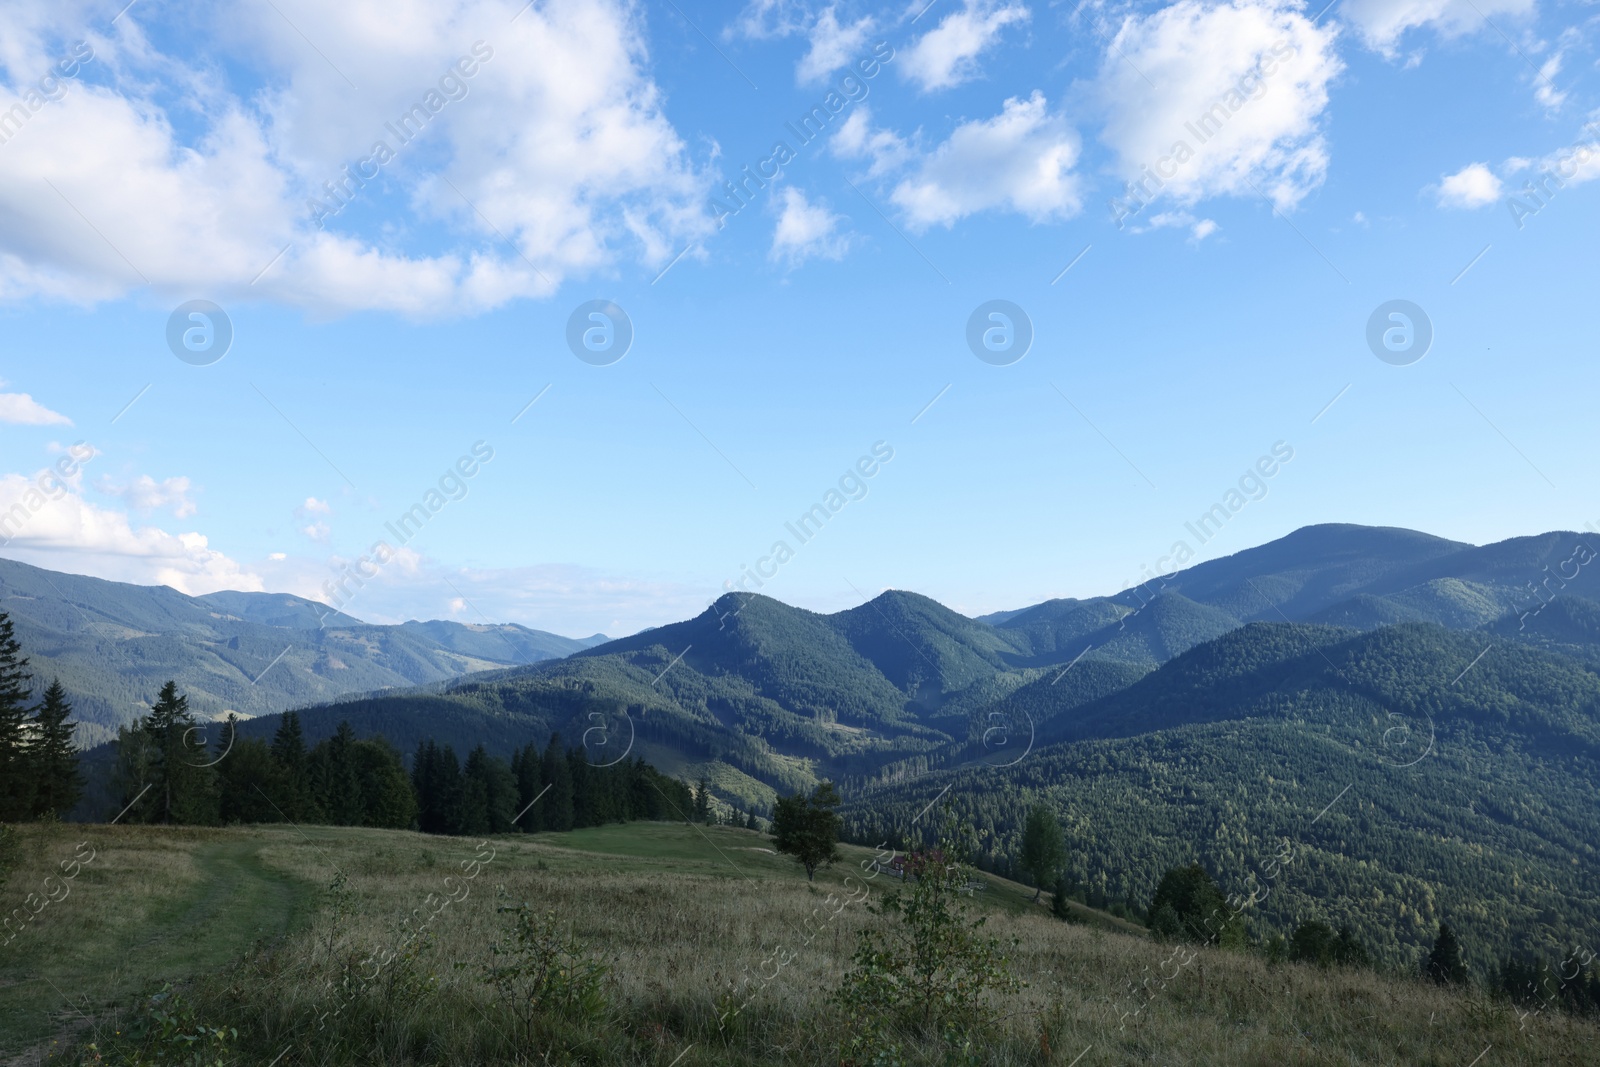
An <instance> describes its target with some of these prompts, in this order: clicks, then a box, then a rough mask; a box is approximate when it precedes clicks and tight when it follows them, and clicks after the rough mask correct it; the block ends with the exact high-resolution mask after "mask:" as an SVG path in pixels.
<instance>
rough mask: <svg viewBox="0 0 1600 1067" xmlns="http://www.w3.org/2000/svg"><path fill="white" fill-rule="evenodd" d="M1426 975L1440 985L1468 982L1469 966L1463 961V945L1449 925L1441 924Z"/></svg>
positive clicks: (1429, 957)
mask: <svg viewBox="0 0 1600 1067" xmlns="http://www.w3.org/2000/svg"><path fill="white" fill-rule="evenodd" d="M1426 973H1427V975H1428V977H1429V978H1432V979H1433V980H1434V981H1435V982H1438V983H1439V984H1440V985H1462V984H1465V982H1466V981H1467V965H1466V964H1465V963H1463V962H1462V960H1461V943H1460V942H1459V941H1457V940H1456V932H1455V931H1454V930H1452V929H1450V924H1449V923H1440V924H1439V936H1438V937H1436V938H1435V939H1434V942H1433V951H1432V952H1430V953H1428V963H1427V968H1426Z"/></svg>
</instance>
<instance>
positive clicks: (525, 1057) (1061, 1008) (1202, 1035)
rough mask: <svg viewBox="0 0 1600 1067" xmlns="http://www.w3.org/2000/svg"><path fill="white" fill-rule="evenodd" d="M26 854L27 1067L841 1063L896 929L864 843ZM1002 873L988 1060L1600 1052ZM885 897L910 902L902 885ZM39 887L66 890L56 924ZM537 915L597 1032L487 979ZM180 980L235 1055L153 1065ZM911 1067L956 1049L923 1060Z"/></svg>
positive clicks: (1578, 1025)
mask: <svg viewBox="0 0 1600 1067" xmlns="http://www.w3.org/2000/svg"><path fill="white" fill-rule="evenodd" d="M22 836H23V845H22V863H21V866H20V868H19V870H17V871H16V872H15V873H14V874H13V875H12V877H11V879H10V881H9V883H8V884H7V885H6V886H5V888H4V890H3V891H0V892H3V893H4V895H5V897H6V907H7V908H8V909H9V908H13V907H18V906H22V907H23V912H22V914H28V913H29V912H30V911H31V910H32V908H37V907H39V901H40V900H42V899H44V894H45V893H46V892H49V893H52V894H54V895H55V896H57V897H61V899H59V900H55V901H52V902H50V903H48V904H46V905H44V906H43V907H42V910H39V911H38V912H37V914H36V915H34V916H33V918H32V919H31V921H29V922H28V923H27V925H26V926H25V927H24V928H23V930H22V932H21V933H20V934H19V935H18V936H17V937H16V938H15V939H14V940H12V941H11V942H10V944H9V945H6V946H5V947H3V948H0V1062H4V1063H10V1064H33V1063H41V1062H106V1063H141V1062H149V1063H155V1062H182V1063H205V1064H213V1063H225V1064H259V1065H267V1064H282V1065H283V1067H291V1065H295V1064H327V1065H332V1064H345V1063H384V1064H412V1063H415V1064H424V1063H430V1064H432V1063H437V1064H484V1063H529V1064H548V1063H593V1064H639V1065H646V1064H649V1065H659V1067H669V1065H681V1067H694V1065H696V1064H761V1065H773V1067H777V1065H785V1067H789V1065H794V1067H799V1065H805V1067H816V1065H819V1064H836V1063H838V1062H839V1055H838V1035H839V1032H840V1031H839V1020H838V1017H837V1015H836V1013H835V1010H834V1009H833V1008H832V1007H830V1006H829V1005H828V1004H827V1003H826V1002H825V1000H824V997H825V995H826V994H827V992H828V991H829V990H831V989H834V988H836V987H837V985H838V982H839V978H840V976H841V975H842V974H843V973H844V972H845V971H846V970H847V969H848V968H849V966H850V956H851V953H852V951H853V950H854V948H855V945H856V935H857V932H858V931H860V930H861V929H863V928H864V927H866V926H867V925H868V924H875V923H879V922H881V921H882V920H880V919H878V918H877V917H875V916H874V915H872V914H871V913H869V912H868V911H867V909H866V907H865V906H864V905H861V904H856V905H851V906H845V907H843V908H842V910H839V911H838V912H837V916H836V917H834V918H831V919H823V920H818V919H815V918H813V916H827V915H829V914H830V911H831V910H832V909H831V908H830V907H829V906H828V904H827V903H826V902H827V901H828V897H829V894H834V895H835V901H834V907H837V906H838V904H837V901H838V899H839V894H841V893H843V892H844V889H845V881H844V880H845V878H846V876H848V875H855V876H857V877H859V876H860V875H861V873H862V872H861V870H860V868H859V866H858V864H859V862H860V861H861V860H864V859H866V858H868V857H870V855H871V853H870V851H869V850H865V849H854V848H848V847H847V848H846V849H845V852H846V854H847V862H846V863H844V864H841V865H839V866H836V867H833V868H827V869H824V870H822V871H820V872H819V873H818V875H817V880H816V882H815V883H814V884H808V883H807V881H806V879H805V875H804V873H803V872H802V871H800V870H799V868H798V867H797V866H796V865H795V864H794V863H793V862H792V861H791V860H789V859H788V858H787V857H780V856H777V855H775V854H773V853H772V852H771V851H770V850H769V848H768V841H767V840H766V839H765V838H764V837H762V836H761V835H759V834H756V833H754V832H750V831H745V830H738V829H733V828H729V827H715V828H706V829H700V828H692V827H685V826H680V825H672V824H661V823H645V824H633V825H629V826H613V827H605V828H601V829H592V830H582V831H578V832H575V833H570V834H560V835H554V834H550V835H538V836H535V837H531V838H522V837H514V838H510V839H506V840H500V841H495V842H492V843H490V844H489V845H487V846H484V847H479V846H478V843H477V842H474V841H471V840H467V839H461V838H441V837H427V836H423V835H420V834H411V833H404V832H396V831H383V830H357V829H332V828H314V827H308V828H305V829H304V831H303V832H302V831H298V830H295V829H293V828H288V827H260V828H245V829H229V830H193V829H165V828H157V827H126V828H122V827H118V828H105V827H77V826H59V827H47V826H34V827H26V828H24V829H23V831H22ZM80 842H86V845H85V846H80V844H79V843H80ZM89 849H93V853H92V856H93V858H92V860H89V861H88V862H81V863H80V868H79V873H78V874H77V877H76V878H75V879H74V880H73V881H72V882H71V883H70V885H69V887H68V892H67V893H66V894H65V896H64V897H63V896H62V894H61V888H60V887H61V885H62V884H63V883H60V882H51V883H49V888H47V889H41V886H43V885H44V884H45V883H44V880H45V878H46V877H47V876H49V875H51V874H52V873H54V874H57V875H59V874H60V871H61V863H62V861H70V860H71V859H72V857H73V856H74V855H77V856H80V857H86V856H88V855H90V852H89ZM988 880H989V882H990V885H991V888H990V889H989V890H988V891H986V892H982V893H978V894H975V896H974V898H973V899H974V903H975V906H976V907H977V908H979V909H980V910H981V911H983V912H985V913H987V914H989V915H990V916H991V921H990V924H989V925H990V927H991V928H992V932H994V933H996V934H998V935H1000V936H1001V937H1003V938H1005V939H1006V940H1007V941H1009V939H1010V938H1011V937H1013V936H1014V937H1016V938H1017V939H1018V940H1019V942H1020V944H1019V946H1018V948H1017V950H1016V953H1015V958H1014V960H1013V963H1012V966H1013V968H1014V970H1015V972H1016V974H1017V975H1018V976H1020V977H1021V978H1022V979H1024V980H1025V981H1026V983H1027V985H1026V987H1025V988H1024V989H1023V990H1022V991H1021V992H1020V993H1017V994H1015V995H1013V996H1010V997H1008V998H1006V1002H1005V1003H996V1004H994V1005H993V1009H994V1015H995V1016H996V1017H997V1018H999V1019H1000V1020H1001V1022H1000V1025H999V1033H998V1036H997V1037H996V1038H995V1040H994V1041H993V1043H992V1044H990V1045H989V1046H988V1047H987V1049H986V1051H985V1052H984V1053H983V1054H982V1056H981V1057H980V1059H978V1060H977V1061H976V1062H982V1063H994V1064H1013V1065H1022V1064H1027V1065H1030V1067H1032V1065H1041V1064H1059V1065H1062V1067H1066V1065H1078V1067H1095V1065H1111V1064H1162V1065H1174V1067H1176V1065H1184V1067H1211V1065H1215V1067H1239V1065H1258V1064H1259V1065H1267V1064H1272V1065H1282V1064H1326V1065H1330V1067H1331V1065H1334V1064H1337V1065H1339V1067H1349V1065H1357V1064H1360V1065H1368V1064H1371V1065H1378V1064H1384V1065H1413V1064H1420V1065H1437V1067H1447V1065H1448V1067H1468V1065H1469V1064H1470V1065H1473V1067H1502V1065H1509V1064H1516V1065H1528V1067H1534V1065H1539V1067H1543V1065H1547V1064H1573V1065H1578V1064H1594V1063H1596V1062H1600V1053H1597V1052H1596V1049H1597V1047H1600V1028H1597V1027H1596V1026H1595V1025H1594V1024H1593V1023H1590V1022H1585V1021H1582V1020H1575V1019H1571V1018H1567V1017H1563V1016H1560V1015H1556V1014H1543V1015H1538V1016H1536V1017H1529V1018H1527V1019H1525V1020H1521V1021H1519V1019H1518V1016H1517V1013H1516V1012H1515V1011H1514V1010H1513V1009H1511V1008H1510V1007H1509V1006H1507V1005H1505V1004H1503V1003H1499V1002H1495V1001H1491V1000H1488V999H1487V998H1484V997H1482V996H1481V995H1477V994H1472V993H1456V992H1449V991H1445V990H1440V989H1436V988H1434V987H1431V986H1426V985H1423V984H1421V983H1418V982H1416V981H1413V980H1408V979H1401V978H1392V977H1385V976H1380V975H1375V974H1372V973H1371V972H1354V971H1339V970H1333V971H1318V970H1316V969H1314V968H1309V967H1302V966H1298V965H1275V966H1274V965H1269V964H1267V963H1266V962H1265V961H1263V960H1261V959H1259V958H1256V957H1253V956H1246V955H1241V954H1235V953H1228V952H1223V951H1220V950H1214V949H1207V948H1201V949H1198V950H1197V954H1196V955H1195V956H1194V957H1193V960H1192V962H1190V963H1189V964H1188V965H1187V966H1179V965H1178V964H1177V963H1176V962H1173V963H1170V964H1168V965H1167V966H1166V968H1165V970H1163V961H1166V960H1168V959H1169V957H1170V950H1169V949H1167V948H1164V947H1163V946H1160V945H1157V944H1154V943H1152V942H1151V941H1149V940H1148V939H1147V938H1145V937H1144V936H1143V934H1142V932H1141V931H1138V929H1137V928H1136V927H1131V926H1128V924H1125V923H1121V922H1120V921H1118V920H1115V919H1112V918H1110V917H1108V916H1098V913H1094V921H1093V922H1091V923H1088V924H1085V925H1069V924H1066V923H1062V922H1060V921H1058V920H1056V919H1054V918H1052V917H1051V916H1050V915H1049V914H1048V912H1047V911H1046V910H1045V909H1044V908H1043V907H1042V905H1033V904H1031V903H1030V899H1031V897H1032V891H1031V890H1027V889H1025V888H1023V887H1022V886H1018V885H1015V884H1012V883H1008V882H1004V881H1002V880H999V879H993V878H990V879H988ZM855 884H856V883H854V882H853V883H852V886H854V885H855ZM866 886H867V890H868V892H870V894H871V895H873V896H881V895H883V894H888V893H894V892H896V891H897V890H898V883H896V882H893V881H891V880H890V878H889V877H888V876H886V875H885V876H880V877H878V878H876V879H875V880H872V881H870V882H867V883H866ZM29 893H38V894H40V895H39V897H37V898H36V899H35V900H34V901H33V903H32V905H31V907H30V906H24V903H23V902H24V900H25V899H26V898H27V896H28V894H29ZM1046 899H1048V898H1046ZM522 901H526V902H528V903H529V904H530V905H531V906H532V907H533V908H534V909H535V910H536V911H539V912H544V911H546V910H549V911H551V912H553V913H554V914H555V915H556V916H557V917H558V919H559V921H560V923H561V925H562V928H563V929H564V930H568V931H570V933H571V934H572V935H573V936H574V937H576V939H577V940H578V941H580V942H582V943H585V944H587V945H588V946H589V947H590V949H591V950H592V953H593V955H594V956H595V957H596V958H597V959H598V960H599V961H600V962H602V963H603V964H604V965H605V966H606V967H607V968H608V969H609V973H608V975H607V976H606V978H605V982H604V987H603V990H604V997H605V1001H604V1005H603V1007H602V1009H601V1010H600V1011H599V1012H598V1013H597V1014H595V1015H593V1016H592V1017H590V1018H588V1019H586V1020H580V1019H578V1018H577V1017H575V1016H565V1017H559V1016H549V1017H538V1018H529V1017H527V1016H526V1015H525V1014H523V1013H519V1012H518V1011H517V1010H516V1008H515V1006H514V1005H512V1004H509V1003H507V1002H506V1001H504V1000H503V999H501V998H500V997H499V996H498V995H497V993H496V990H495V988H494V987H493V986H492V985H491V984H490V983H488V982H487V981H486V980H485V977H484V968H485V967H488V966H492V965H494V964H495V963H496V962H497V961H503V959H504V957H502V956H497V955H496V954H495V953H494V951H493V949H492V947H491V946H492V945H494V944H495V943H496V942H497V941H502V942H503V941H504V939H505V937H506V935H507V932H508V926H507V923H508V919H509V917H508V915H507V914H505V913H502V912H500V911H498V910H497V909H498V908H499V907H500V906H503V905H509V904H512V903H516V902H522ZM808 918H811V919H812V923H813V925H812V926H810V927H809V928H808V927H807V926H806V922H807V920H808ZM424 927H425V930H424V932H422V933H421V934H420V935H418V934H416V931H417V930H418V929H419V928H424ZM808 929H809V933H808ZM778 949H783V950H785V952H784V954H785V956H788V955H790V954H792V960H790V961H789V962H787V964H786V965H780V966H779V967H778V970H777V973H776V974H775V975H772V974H771V973H770V970H769V971H768V972H762V973H763V976H764V977H766V978H770V982H769V983H768V984H765V985H764V987H763V988H761V989H760V991H759V992H757V993H755V994H754V995H753V997H752V998H751V999H749V1000H748V1001H747V1003H746V1006H745V1007H744V1008H743V1010H742V1011H741V1012H740V1013H738V1014H737V1015H733V1016H730V1017H729V1019H728V1022H727V1025H726V1026H725V1027H719V1016H720V1015H721V1014H722V1013H723V1012H724V1011H727V1010H728V1009H729V1008H730V1007H731V1005H732V1004H733V1001H732V1000H730V999H729V998H730V996H731V994H732V993H733V991H734V989H735V987H736V983H737V982H738V981H739V980H740V978H741V976H748V975H750V974H754V973H757V972H761V969H762V967H763V965H764V964H766V963H769V962H770V961H771V960H773V958H774V952H775V950H778ZM375 960H376V961H383V962H381V963H379V962H374V961H375ZM1163 973H1164V974H1165V975H1166V978H1167V980H1166V981H1165V982H1163V981H1162V980H1161V978H1160V977H1159V976H1160V975H1162V974H1163ZM1147 979H1149V980H1150V984H1149V985H1148V986H1146V987H1145V989H1146V991H1145V992H1139V991H1138V988H1139V987H1140V985H1141V983H1144V982H1145V981H1146V980H1147ZM167 983H171V984H172V985H173V986H174V988H175V990H176V991H177V993H178V994H179V995H180V996H181V997H182V999H183V1002H184V1004H185V1005H187V1007H174V1006H173V1005H172V1003H171V1002H170V1001H165V1002H163V1010H164V1011H166V1012H167V1014H168V1016H169V1017H171V1018H172V1019H173V1020H175V1021H173V1022H171V1023H169V1024H167V1028H168V1030H169V1031H170V1032H173V1033H178V1034H180V1035H183V1034H187V1035H189V1036H193V1035H194V1034H195V1033H196V1032H197V1031H196V1030H195V1029H194V1028H195V1027H196V1026H198V1025H204V1026H212V1027H222V1028H236V1029H237V1032H238V1036H237V1038H236V1039H233V1038H227V1039H225V1040H221V1041H217V1040H216V1039H215V1038H210V1039H206V1040H202V1041H198V1042H188V1043H185V1042H183V1041H181V1040H178V1039H176V1038H174V1039H172V1040H169V1041H168V1042H167V1043H166V1044H165V1045H160V1046H159V1047H161V1048H163V1049H165V1050H166V1051H167V1052H169V1053H171V1055H170V1056H169V1057H168V1058H165V1059H159V1060H158V1059H154V1058H151V1056H152V1055H153V1054H152V1053H151V1052H150V1049H152V1048H155V1047H157V1045H154V1044H151V1043H150V1042H149V1041H146V1042H144V1044H143V1045H141V1046H140V1047H141V1048H143V1049H144V1052H142V1053H139V1052H136V1051H135V1050H134V1048H133V1043H132V1042H130V1040H129V1034H130V1032H137V1031H138V1029H139V1028H140V1027H141V1026H146V1025H149V1022H150V1018H151V1016H150V1013H149V1011H148V1010H147V1009H145V1008H143V1007H142V1005H143V1004H144V1003H146V1000H145V998H147V997H148V996H149V994H151V993H154V992H156V991H157V990H160V989H161V988H162V987H163V986H164V985H166V984H167ZM750 988H751V987H746V992H745V994H744V996H751V994H750V993H749V989H750ZM741 999H742V997H741ZM156 1029H157V1030H158V1031H159V1029H160V1027H159V1026H158V1027H156ZM224 1036H225V1038H226V1033H225V1034H224ZM90 1043H93V1044H95V1045H96V1046H98V1049H99V1050H100V1053H98V1054H103V1059H100V1060H96V1059H95V1058H94V1057H95V1056H96V1055H97V1053H95V1052H91V1051H89V1049H88V1046H89V1044H90ZM178 1051H181V1052H182V1054H183V1055H184V1056H188V1057H195V1056H200V1057H201V1058H177V1052H178ZM140 1055H143V1056H145V1057H146V1058H145V1059H143V1060H141V1059H139V1058H137V1057H138V1056H140ZM905 1062H907V1063H929V1064H943V1063H950V1062H956V1061H954V1060H949V1059H944V1058H941V1057H940V1053H939V1052H938V1046H937V1045H936V1044H928V1045H926V1046H918V1045H915V1044H913V1046H911V1047H910V1050H909V1052H908V1054H907V1055H906V1057H905ZM962 1062H968V1061H962Z"/></svg>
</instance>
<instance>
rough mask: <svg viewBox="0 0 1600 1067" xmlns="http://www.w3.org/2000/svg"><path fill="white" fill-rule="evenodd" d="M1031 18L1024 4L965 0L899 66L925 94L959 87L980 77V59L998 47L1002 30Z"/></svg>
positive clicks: (908, 51)
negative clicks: (1000, 3) (954, 86)
mask: <svg viewBox="0 0 1600 1067" xmlns="http://www.w3.org/2000/svg"><path fill="white" fill-rule="evenodd" d="M1030 17H1031V16H1030V14H1029V12H1028V9H1027V8H1026V7H1024V6H1022V5H1021V4H1005V5H1004V6H1001V5H999V4H996V3H994V2H993V0H966V2H965V3H964V4H963V5H962V8H961V10H960V11H957V12H954V13H953V14H950V15H946V16H945V17H944V19H943V20H941V21H940V23H939V25H937V26H935V27H934V28H933V29H931V30H929V31H928V32H927V33H925V34H923V35H922V36H921V37H920V38H918V40H917V42H916V43H915V44H913V45H912V46H911V47H910V48H908V49H906V52H905V54H904V56H903V57H901V58H900V59H899V60H898V61H897V64H896V65H897V66H898V67H899V69H901V70H902V71H904V72H905V75H906V77H908V78H910V79H911V80H912V81H914V82H916V83H917V84H918V85H919V86H921V88H922V91H923V92H925V93H926V92H932V91H933V90H935V89H948V88H950V87H951V86H953V85H960V84H961V83H962V82H964V81H970V80H972V79H973V78H976V77H977V76H978V74H979V69H978V57H979V56H980V55H981V54H982V53H983V52H985V51H987V50H988V49H990V48H992V47H993V46H994V45H995V44H996V43H998V41H999V40H1000V33H1001V31H1002V30H1004V29H1005V28H1006V27H1007V26H1009V25H1011V24H1013V23H1025V22H1027V21H1028V20H1029V18H1030Z"/></svg>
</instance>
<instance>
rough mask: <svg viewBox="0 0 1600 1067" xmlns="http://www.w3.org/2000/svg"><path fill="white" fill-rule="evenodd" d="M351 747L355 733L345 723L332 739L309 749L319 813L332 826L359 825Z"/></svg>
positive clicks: (359, 803) (358, 784)
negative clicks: (319, 795) (319, 803)
mask: <svg viewBox="0 0 1600 1067" xmlns="http://www.w3.org/2000/svg"><path fill="white" fill-rule="evenodd" d="M355 746H356V732H355V730H354V729H352V728H351V726H350V723H349V722H348V721H345V722H341V723H340V724H339V728H338V729H337V730H335V731H334V734H333V736H332V737H330V738H328V739H327V740H326V741H323V742H322V743H321V744H319V745H317V747H316V748H315V749H313V750H312V754H311V763H312V766H313V767H314V768H315V769H316V772H317V775H316V776H317V778H318V779H319V780H320V781H319V784H320V786H321V790H320V792H321V794H322V795H321V797H320V798H319V799H320V800H321V806H322V810H323V812H324V813H325V814H326V816H327V819H328V822H329V823H330V824H332V825H334V826H360V825H362V815H363V810H362V797H361V773H360V766H359V765H358V763H357V756H356V751H355Z"/></svg>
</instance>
